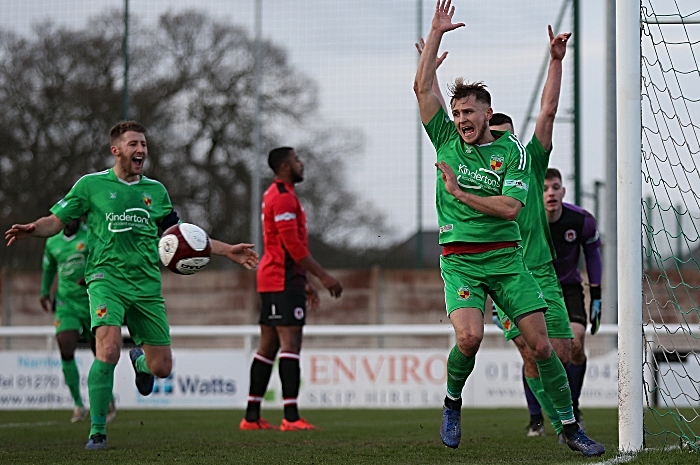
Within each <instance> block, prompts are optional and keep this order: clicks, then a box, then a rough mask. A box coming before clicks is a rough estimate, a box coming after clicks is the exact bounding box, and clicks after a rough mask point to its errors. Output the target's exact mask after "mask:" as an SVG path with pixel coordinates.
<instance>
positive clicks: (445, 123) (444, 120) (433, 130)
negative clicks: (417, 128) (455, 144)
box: [423, 107, 457, 150]
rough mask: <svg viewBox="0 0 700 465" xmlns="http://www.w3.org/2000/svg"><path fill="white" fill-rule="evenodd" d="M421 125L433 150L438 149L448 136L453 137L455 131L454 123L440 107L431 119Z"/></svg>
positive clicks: (448, 138)
mask: <svg viewBox="0 0 700 465" xmlns="http://www.w3.org/2000/svg"><path fill="white" fill-rule="evenodd" d="M423 127H424V128H425V132H426V133H427V134H428V137H429V138H430V142H432V143H433V147H435V150H438V149H439V148H440V147H441V146H443V145H444V144H445V143H446V142H447V141H448V140H450V138H452V137H454V134H455V133H456V132H457V129H456V128H455V125H454V123H453V122H452V120H451V119H450V117H449V115H448V114H447V113H446V112H445V110H444V109H443V108H442V107H440V109H439V110H438V111H437V113H435V116H433V119H431V120H430V122H429V123H428V124H426V125H424V126H423Z"/></svg>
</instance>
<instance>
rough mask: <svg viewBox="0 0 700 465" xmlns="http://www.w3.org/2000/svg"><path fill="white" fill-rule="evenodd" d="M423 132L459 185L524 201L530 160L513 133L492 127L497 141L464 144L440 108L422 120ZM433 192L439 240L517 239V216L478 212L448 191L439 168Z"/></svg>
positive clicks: (483, 192) (470, 190) (479, 192)
mask: <svg viewBox="0 0 700 465" xmlns="http://www.w3.org/2000/svg"><path fill="white" fill-rule="evenodd" d="M425 131H426V132H427V133H428V137H430V140H431V141H432V143H433V146H434V147H435V150H436V151H437V160H438V161H444V162H446V163H447V164H448V165H449V166H450V167H451V168H452V170H453V171H454V172H455V175H456V176H457V183H458V184H459V185H460V187H461V188H462V190H464V191H465V192H471V193H473V194H476V195H478V196H481V197H490V196H494V195H505V196H508V197H512V198H514V199H517V200H519V201H520V202H521V203H523V205H524V204H525V202H526V199H527V192H528V187H529V182H530V161H529V156H528V154H527V152H526V151H525V147H523V145H522V144H521V143H520V141H518V139H517V138H516V137H515V136H514V135H513V134H511V133H510V132H507V131H506V132H498V131H492V132H493V134H494V136H495V137H496V140H495V141H493V142H491V143H490V144H484V145H469V144H466V143H465V142H464V141H463V140H462V138H461V137H460V135H459V133H458V132H457V128H456V127H455V125H454V123H453V122H452V120H451V119H450V117H449V116H448V115H447V113H446V112H445V110H444V109H442V108H440V110H438V112H437V113H436V114H435V116H434V117H433V119H432V120H430V122H429V123H428V124H426V125H425ZM435 195H436V206H437V216H438V222H439V226H440V244H448V243H450V242H479V243H484V242H503V241H519V240H520V239H521V237H520V231H519V229H518V224H517V223H516V222H515V221H508V220H506V219H503V218H498V217H496V216H491V215H487V214H485V213H481V212H480V211H478V210H476V209H474V208H472V207H470V206H469V205H467V204H464V203H462V202H460V201H459V200H457V199H456V198H455V197H454V196H453V195H452V194H450V193H449V192H447V190H446V189H445V186H444V183H443V181H442V175H441V172H440V170H437V188H436V194H435Z"/></svg>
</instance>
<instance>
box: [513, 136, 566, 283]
mask: <svg viewBox="0 0 700 465" xmlns="http://www.w3.org/2000/svg"><path fill="white" fill-rule="evenodd" d="M525 150H527V153H528V155H529V156H530V160H531V163H532V170H531V171H530V189H529V191H528V194H527V207H525V208H523V209H522V210H520V213H519V214H518V218H516V221H517V223H518V226H520V234H521V235H522V237H523V242H522V246H523V250H524V252H525V264H526V265H527V267H528V268H529V269H531V270H532V269H535V268H536V267H538V266H540V265H544V264H545V263H549V262H551V261H552V260H553V259H554V257H555V256H556V252H555V250H554V242H552V234H551V233H550V231H549V223H548V221H547V214H546V213H545V210H544V177H545V175H546V174H547V167H548V166H549V155H550V154H551V150H550V151H549V152H548V151H546V150H545V149H544V147H542V144H541V143H540V141H539V140H538V139H537V136H535V135H533V136H532V139H531V140H530V142H529V143H528V144H527V146H526V147H525Z"/></svg>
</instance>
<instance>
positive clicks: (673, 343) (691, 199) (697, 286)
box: [642, 0, 700, 451]
mask: <svg viewBox="0 0 700 465" xmlns="http://www.w3.org/2000/svg"><path fill="white" fill-rule="evenodd" d="M699 12H700V10H698V9H697V3H696V2H690V1H685V2H682V1H677V2H662V1H658V0H656V1H650V0H645V1H643V2H642V18H643V19H644V20H645V23H644V27H643V31H642V55H643V56H642V156H643V159H642V177H643V182H644V183H643V190H644V197H645V198H644V200H643V212H644V213H643V239H644V260H645V272H644V283H643V292H644V304H645V307H644V318H643V324H644V328H645V334H646V337H645V346H646V357H645V394H646V403H647V409H648V410H647V412H646V415H645V422H644V426H645V433H646V434H645V439H646V445H647V446H654V447H657V446H665V447H668V446H673V447H676V446H680V447H689V448H692V449H694V450H696V451H698V450H700V387H699V386H700V339H699V328H698V322H700V313H699V311H698V303H699V302H700V275H699V274H698V271H699V268H700V261H699V259H700V255H698V253H699V250H700V249H699V248H698V246H699V245H700V241H699V237H698V229H697V225H698V220H699V219H700V204H699V203H698V197H699V195H700V190H699V189H700V172H699V171H698V159H699V157H700V68H699V67H698V64H699V63H700V21H698V20H700V15H698V13H699ZM693 22H695V24H693Z"/></svg>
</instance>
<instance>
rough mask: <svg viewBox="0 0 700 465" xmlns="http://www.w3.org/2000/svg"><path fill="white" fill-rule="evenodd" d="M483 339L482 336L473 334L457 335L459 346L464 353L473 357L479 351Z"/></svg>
mask: <svg viewBox="0 0 700 465" xmlns="http://www.w3.org/2000/svg"><path fill="white" fill-rule="evenodd" d="M481 340H482V338H481V337H478V336H475V335H473V334H461V335H458V336H457V347H459V350H460V352H462V353H463V354H464V355H466V356H469V357H471V356H473V355H476V353H477V352H478V351H479V346H481Z"/></svg>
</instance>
